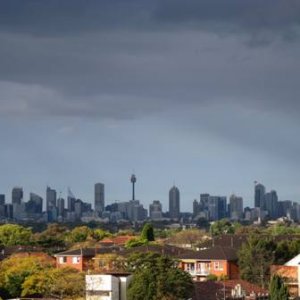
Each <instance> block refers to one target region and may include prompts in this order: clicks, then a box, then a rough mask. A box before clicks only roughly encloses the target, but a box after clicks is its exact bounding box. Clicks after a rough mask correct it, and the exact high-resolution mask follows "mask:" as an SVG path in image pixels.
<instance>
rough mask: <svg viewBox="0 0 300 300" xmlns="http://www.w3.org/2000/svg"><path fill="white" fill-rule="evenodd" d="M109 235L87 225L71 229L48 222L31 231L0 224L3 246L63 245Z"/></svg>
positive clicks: (98, 238)
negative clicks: (35, 231)
mask: <svg viewBox="0 0 300 300" xmlns="http://www.w3.org/2000/svg"><path fill="white" fill-rule="evenodd" d="M110 235H111V234H110V233H109V232H108V231H105V230H103V229H97V228H96V229H90V228H89V227H87V226H79V227H75V228H74V229H73V230H68V229H67V228H66V227H64V226H62V225H58V224H50V225H48V228H47V229H46V230H44V231H42V232H41V233H33V232H32V230H31V229H30V228H25V227H23V226H20V225H17V224H5V225H1V226H0V244H1V245H3V246H14V245H38V246H43V247H52V246H55V247H57V246H62V247H63V246H66V245H69V244H72V243H80V242H86V241H91V242H93V241H100V240H101V239H103V238H104V237H107V236H110Z"/></svg>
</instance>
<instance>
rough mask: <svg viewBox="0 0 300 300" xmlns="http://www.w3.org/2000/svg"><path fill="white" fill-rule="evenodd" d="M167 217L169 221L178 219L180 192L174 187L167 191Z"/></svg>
mask: <svg viewBox="0 0 300 300" xmlns="http://www.w3.org/2000/svg"><path fill="white" fill-rule="evenodd" d="M169 215H170V218H171V219H179V217H180V192H179V189H178V188H177V187H176V186H175V185H174V186H173V187H172V188H171V189H170V191H169Z"/></svg>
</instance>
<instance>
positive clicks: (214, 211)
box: [208, 196, 227, 221]
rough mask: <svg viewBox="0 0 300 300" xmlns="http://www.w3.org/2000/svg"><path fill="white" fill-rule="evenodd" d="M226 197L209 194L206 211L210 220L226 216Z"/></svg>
mask: <svg viewBox="0 0 300 300" xmlns="http://www.w3.org/2000/svg"><path fill="white" fill-rule="evenodd" d="M226 210H227V198H226V197H220V196H209V198H208V212H209V219H210V220H211V221H216V220H220V219H223V218H225V217H226V212H227V211H226Z"/></svg>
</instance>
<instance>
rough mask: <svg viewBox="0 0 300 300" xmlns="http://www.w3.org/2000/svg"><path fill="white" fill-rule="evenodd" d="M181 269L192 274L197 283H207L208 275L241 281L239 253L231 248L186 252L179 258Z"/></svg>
mask: <svg viewBox="0 0 300 300" xmlns="http://www.w3.org/2000/svg"><path fill="white" fill-rule="evenodd" d="M178 258H179V261H180V263H179V267H180V268H181V269H182V270H184V271H186V272H188V273H190V275H191V276H192V277H193V279H194V280H195V281H205V280H206V278H207V276H208V275H215V276H217V277H225V278H227V279H239V268H238V264H237V260H238V258H237V252H236V250H235V249H234V248H229V247H220V246H216V247H212V248H210V249H203V250H200V251H190V252H185V253H183V254H181V255H179V256H178Z"/></svg>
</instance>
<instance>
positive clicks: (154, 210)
mask: <svg viewBox="0 0 300 300" xmlns="http://www.w3.org/2000/svg"><path fill="white" fill-rule="evenodd" d="M149 217H150V219H151V220H160V219H161V218H162V205H161V203H160V201H159V200H154V201H153V203H152V204H150V205H149Z"/></svg>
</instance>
